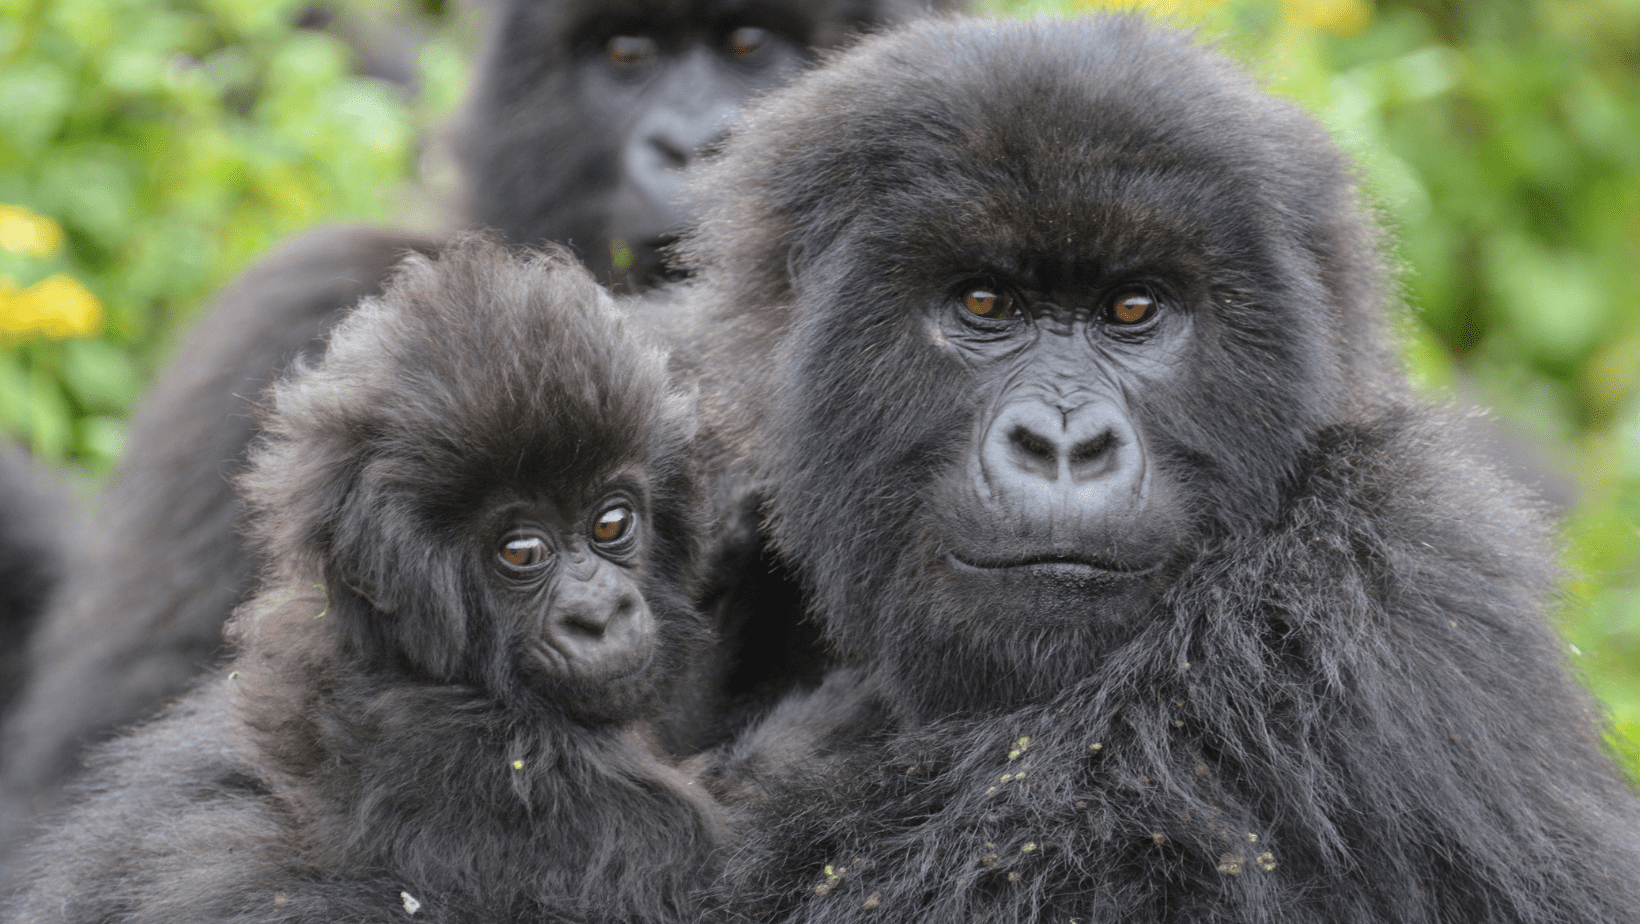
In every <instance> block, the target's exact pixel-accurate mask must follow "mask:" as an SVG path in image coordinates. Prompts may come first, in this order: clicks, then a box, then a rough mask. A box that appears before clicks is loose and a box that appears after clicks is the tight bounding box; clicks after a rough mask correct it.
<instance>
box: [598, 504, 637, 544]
mask: <svg viewBox="0 0 1640 924" xmlns="http://www.w3.org/2000/svg"><path fill="white" fill-rule="evenodd" d="M637 519H638V516H637V514H635V513H633V512H632V508H631V507H628V506H626V505H625V504H621V505H619V506H615V507H611V508H609V509H608V510H605V511H604V512H603V513H600V514H598V519H597V520H596V521H594V522H593V524H592V541H594V542H597V543H599V544H600V545H609V544H611V543H616V542H620V541H621V540H622V539H625V538H626V537H627V534H628V533H630V532H632V524H633V523H635V522H637Z"/></svg>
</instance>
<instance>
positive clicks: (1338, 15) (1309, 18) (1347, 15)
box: [1281, 0, 1372, 35]
mask: <svg viewBox="0 0 1640 924" xmlns="http://www.w3.org/2000/svg"><path fill="white" fill-rule="evenodd" d="M1281 13H1282V15H1283V16H1285V17H1286V19H1287V21H1288V22H1291V23H1293V24H1294V25H1297V26H1301V27H1303V28H1306V29H1320V30H1322V31H1324V32H1331V33H1333V34H1334V35H1354V34H1356V33H1357V32H1360V31H1361V30H1362V29H1365V28H1366V27H1367V23H1369V22H1371V21H1372V0H1282V4H1281Z"/></svg>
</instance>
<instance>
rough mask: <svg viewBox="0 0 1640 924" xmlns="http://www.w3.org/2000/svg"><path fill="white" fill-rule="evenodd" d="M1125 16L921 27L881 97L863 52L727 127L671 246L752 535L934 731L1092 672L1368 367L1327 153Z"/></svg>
mask: <svg viewBox="0 0 1640 924" xmlns="http://www.w3.org/2000/svg"><path fill="white" fill-rule="evenodd" d="M1134 26H1135V23H1134V22H1133V21H1129V20H1123V19H1120V18H1118V19H1106V20H1098V21H1094V22H1091V23H1083V22H1068V23H1065V24H1064V30H1065V32H1066V33H1067V35H1066V37H1065V40H1064V42H1063V47H1048V48H1042V49H1040V54H1039V55H1033V56H1029V57H1021V56H1020V55H1019V54H1018V49H1019V48H1020V47H1022V46H1023V45H1024V44H1027V43H1026V42H1015V43H1013V44H1011V45H1010V44H1009V40H1008V39H1007V38H1006V34H1007V33H1008V31H1009V30H1011V29H1012V28H1014V27H1013V26H1011V25H1008V24H1002V23H998V24H996V27H995V29H994V30H990V32H989V33H987V32H981V31H978V30H971V31H969V32H966V33H963V36H964V39H963V41H964V43H965V44H963V45H962V46H961V47H953V45H952V43H950V41H949V40H948V39H942V38H939V37H938V36H939V30H940V28H941V27H940V26H938V25H932V26H926V27H923V26H914V27H912V28H911V29H910V30H909V34H910V35H911V36H913V38H910V39H907V38H906V37H905V34H902V35H901V36H900V37H898V38H897V40H896V41H897V45H896V46H895V47H894V50H893V54H894V55H895V56H896V61H897V62H899V63H903V62H904V61H905V60H909V58H908V56H915V59H916V60H917V62H918V65H917V68H916V69H915V73H916V76H915V77H913V78H912V79H910V80H906V81H903V82H899V83H897V84H896V85H895V86H893V87H882V86H877V85H876V84H874V83H873V82H872V76H871V73H870V71H871V68H872V67H873V66H874V65H873V61H872V55H871V53H870V50H869V49H871V48H872V47H873V46H871V45H870V44H869V43H868V44H867V46H866V50H865V51H864V52H863V53H857V54H855V55H853V56H851V57H850V58H848V59H846V60H845V61H844V62H843V65H844V66H840V67H837V68H834V69H829V70H828V71H826V72H822V73H820V74H818V75H816V76H815V77H812V78H810V79H809V80H807V81H805V82H804V83H803V84H802V85H801V86H800V87H798V88H797V89H796V90H794V91H792V92H790V93H788V94H785V95H784V96H783V97H775V98H773V99H771V100H770V101H769V103H767V104H765V105H764V106H762V107H760V108H758V109H757V110H756V111H755V112H753V113H752V114H751V115H750V116H749V118H748V127H747V129H746V131H745V134H744V136H743V137H741V138H739V139H737V140H735V141H732V142H731V144H730V146H729V148H728V151H727V152H726V157H725V159H724V162H723V164H722V166H721V167H719V168H718V170H719V173H718V176H719V177H720V178H721V179H720V181H719V182H720V183H721V184H722V185H721V186H719V187H718V188H717V189H716V190H715V191H716V192H717V193H719V194H720V195H723V196H725V197H735V198H734V201H733V202H731V204H729V205H726V206H724V207H723V208H721V209H720V210H719V211H718V213H717V214H716V215H715V216H714V218H713V220H712V221H709V222H708V223H707V225H706V227H705V228H704V230H703V231H702V234H701V236H700V238H699V239H698V240H697V241H696V242H694V244H693V247H694V248H695V249H694V254H695V256H696V258H697V259H699V260H700V261H701V262H702V263H703V264H704V265H705V266H706V267H707V269H706V272H707V274H708V278H707V279H705V280H704V281H703V285H702V286H701V290H700V292H699V293H698V295H697V296H696V297H697V298H698V299H700V302H699V303H700V304H702V305H704V306H705V307H703V308H702V309H701V310H702V311H703V312H706V313H712V312H714V311H721V309H715V308H714V307H713V303H714V302H715V303H716V304H721V305H728V306H730V308H729V312H730V313H731V314H733V315H735V317H734V319H733V321H732V322H731V323H729V324H727V325H725V324H724V323H723V321H722V319H721V318H719V319H717V320H716V321H715V323H716V324H717V327H716V328H714V329H713V331H714V333H715V335H716V336H720V337H726V338H727V339H726V341H725V342H724V343H723V344H722V345H719V346H716V347H711V348H709V349H710V350H711V352H712V353H713V355H714V361H713V362H714V365H715V366H716V367H717V368H719V369H720V370H728V371H725V372H721V373H720V374H722V375H724V376H725V378H726V384H725V386H724V390H725V392H726V393H727V394H728V395H729V396H730V397H728V398H726V399H724V400H722V401H721V402H719V403H718V406H717V408H716V413H717V414H718V415H719V423H718V426H721V427H723V428H724V429H726V430H728V431H729V432H730V433H732V434H733V436H734V438H737V439H739V440H741V441H742V443H741V445H743V446H744V449H745V454H746V457H747V458H749V459H751V460H753V464H754V465H756V466H757V467H758V470H759V473H760V474H761V475H762V476H763V477H764V478H765V479H766V481H767V484H768V490H769V494H770V504H769V510H770V514H771V529H772V532H773V535H774V538H775V541H776V542H777V544H778V545H779V547H780V549H781V550H782V552H783V553H784V554H786V555H787V556H788V557H789V558H790V560H791V561H792V562H793V563H794V565H795V566H796V567H797V569H798V570H799V571H800V572H801V575H802V579H803V582H804V584H805V586H806V588H808V590H809V592H810V593H811V595H812V599H813V600H814V602H815V604H816V608H817V609H818V610H819V612H820V613H821V615H822V616H823V618H824V619H825V624H826V628H827V631H828V632H829V633H830V634H831V636H832V637H833V638H834V639H835V640H836V641H837V642H838V643H840V645H841V646H842V647H843V648H844V649H845V651H848V652H850V653H852V654H853V655H855V656H856V657H860V658H865V659H868V660H871V661H874V662H876V663H878V664H879V665H882V666H883V667H884V671H885V673H886V674H887V675H888V676H889V677H891V678H906V682H907V684H908V685H910V686H914V687H915V688H916V689H915V690H914V691H909V692H908V693H907V698H909V699H910V700H912V701H914V702H915V701H918V700H920V701H921V702H922V703H923V704H924V705H926V706H927V707H928V708H930V709H938V710H949V709H952V708H967V707H970V706H975V705H981V704H997V703H1008V702H1016V701H1020V700H1034V699H1037V698H1040V697H1042V696H1045V695H1049V694H1051V693H1052V692H1053V691H1055V690H1057V689H1059V688H1061V687H1062V686H1063V685H1065V684H1067V683H1070V682H1073V681H1074V680H1076V679H1078V678H1080V677H1083V676H1086V675H1087V673H1088V672H1090V671H1093V670H1097V669H1098V664H1099V662H1100V659H1101V657H1102V656H1103V655H1104V654H1105V653H1107V652H1109V651H1110V649H1111V647H1112V646H1113V645H1117V644H1120V642H1121V641H1122V640H1123V639H1124V638H1125V637H1127V636H1128V635H1129V634H1130V633H1132V632H1133V631H1135V630H1137V629H1139V628H1142V627H1143V626H1144V625H1145V618H1146V615H1147V611H1148V609H1149V607H1150V605H1151V603H1152V602H1153V601H1154V600H1155V598H1156V597H1157V595H1158V594H1159V593H1160V592H1162V591H1163V590H1165V588H1166V587H1167V586H1168V583H1169V582H1170V580H1171V579H1172V577H1173V576H1174V575H1175V574H1177V573H1178V571H1179V569H1180V567H1181V566H1182V565H1183V564H1185V563H1186V562H1188V561H1189V560H1190V558H1191V557H1192V555H1193V554H1194V550H1195V549H1196V548H1197V547H1198V546H1199V545H1200V542H1201V541H1202V540H1203V539H1205V538H1207V537H1209V536H1212V535H1215V534H1223V533H1225V532H1229V531H1234V530H1238V529H1244V528H1250V527H1252V526H1254V525H1257V524H1260V523H1267V522H1268V521H1269V520H1270V519H1271V518H1272V517H1274V516H1275V515H1276V514H1277V512H1278V510H1279V504H1280V498H1281V496H1282V493H1283V490H1284V487H1285V486H1286V485H1287V484H1289V483H1290V482H1291V479H1292V478H1293V477H1294V475H1295V474H1296V469H1297V467H1298V466H1299V465H1300V460H1301V458H1302V455H1303V451H1304V447H1305V446H1306V445H1307V440H1308V434H1309V433H1310V432H1312V431H1313V429H1314V428H1315V427H1316V426H1317V425H1318V423H1319V422H1321V421H1324V420H1326V419H1328V418H1329V417H1331V416H1332V415H1334V414H1336V413H1337V409H1338V408H1339V407H1341V406H1343V405H1344V404H1345V403H1348V402H1349V401H1352V400H1355V398H1354V389H1353V388H1352V387H1351V385H1353V384H1359V382H1360V381H1361V380H1363V379H1364V378H1365V377H1366V376H1368V375H1369V373H1368V372H1364V371H1362V370H1365V369H1370V368H1372V365H1371V363H1368V362H1364V361H1361V357H1359V356H1352V355H1351V354H1350V353H1349V352H1348V350H1349V347H1350V340H1351V336H1350V334H1351V332H1352V331H1356V330H1359V331H1366V330H1368V329H1370V328H1371V326H1372V324H1373V321H1372V320H1371V317H1372V311H1373V309H1371V308H1369V307H1367V306H1371V305H1372V304H1373V300H1374V299H1375V298H1376V292H1375V290H1374V287H1373V284H1372V282H1371V280H1372V279H1374V278H1375V277H1374V276H1373V274H1372V271H1371V269H1370V268H1369V267H1370V261H1371V259H1372V257H1371V250H1370V248H1369V247H1363V246H1359V245H1360V241H1361V239H1360V237H1359V234H1361V233H1363V232H1360V231H1359V230H1358V227H1357V225H1356V224H1355V223H1354V221H1353V218H1352V216H1354V215H1355V214H1356V207H1355V205H1354V203H1353V202H1352V201H1351V200H1350V198H1349V195H1350V194H1349V192H1348V189H1349V186H1348V183H1347V182H1346V181H1345V179H1344V177H1345V170H1346V168H1345V165H1344V164H1343V163H1342V162H1341V158H1339V157H1338V156H1337V155H1336V154H1335V153H1333V152H1332V149H1331V147H1330V145H1329V144H1328V142H1327V141H1326V139H1325V138H1324V137H1323V136H1322V135H1321V134H1320V133H1319V132H1318V131H1317V130H1316V129H1315V128H1314V127H1313V125H1312V124H1311V123H1310V122H1309V121H1308V120H1307V119H1305V118H1303V117H1302V116H1301V115H1299V114H1298V113H1296V112H1295V111H1294V110H1292V109H1290V108H1288V107H1287V106H1285V105H1284V104H1281V103H1279V102H1276V101H1273V100H1270V99H1269V98H1267V97H1264V96H1261V95H1259V94H1258V93H1257V91H1256V90H1255V89H1254V88H1253V87H1252V86H1251V85H1250V84H1248V83H1247V82H1246V81H1245V80H1243V79H1242V78H1239V77H1237V76H1235V75H1233V74H1232V73H1231V72H1229V70H1228V68H1223V66H1222V65H1220V64H1219V63H1218V62H1216V60H1214V59H1211V58H1207V57H1205V56H1201V55H1199V54H1196V53H1194V52H1193V51H1191V52H1190V53H1188V54H1179V53H1178V52H1179V51H1180V50H1181V49H1179V48H1177V47H1171V46H1173V45H1175V43H1183V42H1184V41H1186V40H1184V39H1180V38H1178V37H1176V36H1172V35H1170V34H1168V33H1164V32H1160V31H1145V30H1142V29H1136V28H1134ZM922 31H926V32H927V33H928V34H929V41H928V42H927V43H926V47H918V42H917V40H916V38H914V36H916V35H918V34H919V32H922ZM1089 31H1092V32H1100V31H1104V32H1107V33H1120V32H1124V31H1127V32H1132V33H1133V34H1132V35H1128V36H1115V35H1094V36H1089V35H1084V34H1081V33H1084V32H1089ZM987 34H989V35H991V36H993V37H995V38H996V39H997V40H996V41H995V42H994V43H988V42H986V41H984V40H983V39H982V38H980V37H982V36H986V35H987ZM942 41H944V44H942V43H941V42H942ZM1044 43H1046V44H1049V45H1053V44H1054V40H1053V39H1051V38H1050V39H1047V40H1044V39H1043V37H1042V36H1041V35H1036V36H1033V37H1032V38H1031V39H1030V44H1031V47H1036V45H1041V44H1044ZM885 44H886V43H885ZM1069 59H1076V61H1075V64H1074V65H1072V66H1067V65H1066V63H1065V62H1066V60H1069ZM1038 62H1052V63H1051V65H1048V64H1040V63H1038ZM1221 68H1222V70H1220V69H1221ZM906 70H907V69H906V68H902V69H901V70H900V71H899V72H900V73H904V72H905V71H906ZM1199 71H1209V73H1197V72H1199ZM1214 71H1217V72H1214ZM1180 86H1190V87H1192V88H1193V89H1192V92H1191V93H1188V94H1185V93H1179V92H1176V89H1177V88H1178V87H1180ZM862 98H869V99H870V104H869V105H858V104H856V105H853V106H852V108H851V106H850V105H848V103H849V101H856V100H859V99H862ZM862 165H869V169H865V168H863V167H862ZM731 184H736V185H735V186H734V187H733V188H732V187H731ZM1363 254H1365V255H1363ZM748 268H750V269H748ZM1352 287H1353V288H1352ZM711 335H713V334H706V335H703V336H711ZM1361 342H1362V343H1369V344H1370V343H1375V342H1376V341H1375V340H1373V339H1370V338H1367V337H1363V338H1362V340H1361ZM1370 349H1371V347H1370V346H1369V347H1368V350H1369V351H1370ZM1374 362H1376V360H1374ZM1352 379H1353V380H1355V381H1354V382H1352ZM748 385H749V386H751V387H748ZM913 680H914V682H912V681H913ZM888 682H890V683H893V682H894V681H893V680H890V681H888Z"/></svg>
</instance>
